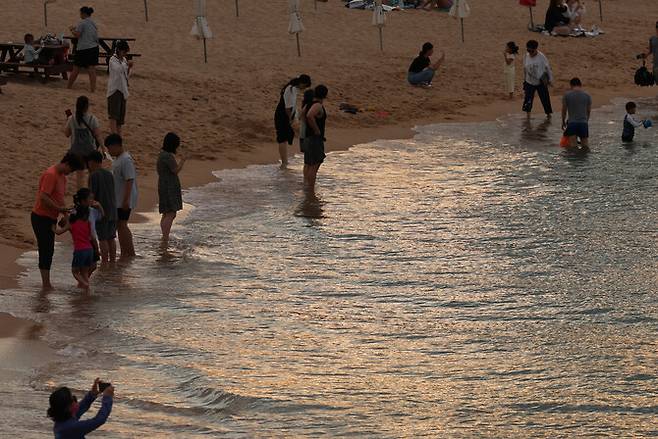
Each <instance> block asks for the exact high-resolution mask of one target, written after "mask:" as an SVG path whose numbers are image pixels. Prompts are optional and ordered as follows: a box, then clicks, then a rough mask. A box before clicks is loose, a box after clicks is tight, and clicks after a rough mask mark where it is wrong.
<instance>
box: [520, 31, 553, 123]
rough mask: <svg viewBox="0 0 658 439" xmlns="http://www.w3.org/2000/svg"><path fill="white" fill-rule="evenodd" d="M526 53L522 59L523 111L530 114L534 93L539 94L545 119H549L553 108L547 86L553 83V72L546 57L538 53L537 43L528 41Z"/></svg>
mask: <svg viewBox="0 0 658 439" xmlns="http://www.w3.org/2000/svg"><path fill="white" fill-rule="evenodd" d="M526 49H527V50H528V53H527V54H526V55H525V57H524V59H523V71H524V75H525V76H524V82H523V90H524V91H525V97H524V99H523V111H525V112H526V113H528V117H530V113H531V112H532V103H533V101H534V100H535V93H537V94H539V99H540V100H541V104H542V106H543V107H544V113H546V117H551V115H552V114H553V107H552V106H551V95H550V94H549V91H548V86H549V85H551V84H552V83H553V71H552V70H551V66H550V64H549V63H548V58H546V55H544V54H543V53H541V52H540V51H539V42H537V41H535V40H530V41H528V43H527V44H526Z"/></svg>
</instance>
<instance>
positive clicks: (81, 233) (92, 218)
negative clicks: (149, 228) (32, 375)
mask: <svg viewBox="0 0 658 439" xmlns="http://www.w3.org/2000/svg"><path fill="white" fill-rule="evenodd" d="M91 14H93V9H92V8H90V7H83V8H81V9H80V16H81V18H82V22H81V23H80V24H79V25H78V26H76V27H74V28H75V31H74V34H75V36H76V37H78V39H79V43H78V51H76V53H75V57H76V58H75V64H76V68H86V69H87V70H88V71H89V75H90V76H89V79H90V81H89V85H90V88H91V91H92V92H93V91H94V89H95V86H96V81H95V68H96V65H97V64H98V35H97V30H96V25H95V24H94V23H93V21H92V20H91ZM74 28H72V31H73V30H74ZM26 40H27V38H26ZM83 40H85V41H86V43H85V44H84V45H83V46H82V48H81V46H80V42H82V41H83ZM92 42H95V44H96V46H94V47H91V48H88V47H86V46H87V45H90V44H91V43H92ZM129 50H130V48H129V46H128V44H127V43H126V42H125V41H119V42H118V44H117V47H116V53H115V54H114V55H113V56H112V57H111V58H110V61H109V76H108V81H107V93H106V98H107V111H108V119H109V134H108V135H107V136H106V137H105V139H104V140H103V141H101V136H102V134H101V126H100V122H99V120H98V118H97V117H96V116H94V115H93V114H92V113H91V111H90V106H91V105H90V99H89V98H88V97H87V96H79V97H78V98H77V101H76V106H75V113H72V112H70V111H67V116H68V117H67V121H66V124H65V126H64V129H63V132H64V135H65V136H66V137H69V138H70V145H69V148H68V151H67V152H66V153H65V154H64V156H63V158H62V160H61V161H60V163H58V164H56V165H53V166H51V167H49V168H48V169H47V170H45V171H44V172H43V174H42V175H41V178H40V179H39V187H38V190H37V195H36V201H35V205H34V208H33V209H32V213H31V223H32V229H33V231H34V235H35V237H36V241H37V247H38V252H39V270H40V272H41V280H42V288H43V290H45V291H48V290H52V289H53V286H52V283H51V280H50V269H51V266H52V261H53V256H54V249H55V236H56V235H59V234H64V233H70V234H71V237H72V240H73V248H74V253H73V261H72V273H73V276H74V278H75V280H76V281H77V286H78V287H79V288H81V289H83V290H85V291H88V290H89V286H90V277H91V275H92V273H93V272H94V270H95V269H96V267H97V264H98V263H99V262H100V263H103V264H112V263H114V262H116V259H117V244H116V241H117V239H118V241H119V248H120V250H121V257H122V258H130V257H133V256H135V248H134V243H133V236H132V232H131V230H130V228H129V226H128V223H129V221H130V217H131V213H132V211H133V210H134V209H135V208H136V206H137V199H138V188H137V167H136V165H135V162H134V160H133V158H132V156H131V155H130V153H129V152H128V151H126V150H125V148H124V141H123V138H122V137H121V131H122V127H123V126H124V124H125V115H126V103H127V99H128V96H129V90H128V84H129V76H130V73H131V71H132V67H133V65H132V63H131V62H129V61H128V60H127V59H126V57H127V54H128V52H129ZM74 73H76V72H75V71H74ZM76 76H77V74H75V75H72V76H71V78H70V80H69V84H68V86H69V88H71V87H72V86H73V84H74V82H75V78H76ZM180 144H181V140H180V138H179V137H178V135H176V134H175V133H168V134H167V135H166V136H165V137H164V140H163V145H162V150H161V152H160V155H159V157H158V160H157V163H156V165H155V167H156V169H157V172H158V195H159V210H160V213H161V215H162V217H161V221H160V226H161V231H162V239H163V243H164V244H165V245H166V244H167V243H168V241H169V236H170V232H171V228H172V225H173V222H174V219H175V218H176V214H177V212H178V211H180V210H182V208H183V201H182V191H181V184H180V180H179V177H178V174H179V173H180V172H181V171H182V169H183V166H184V164H185V158H184V157H183V158H182V159H180V160H177V159H176V153H177V150H178V148H179V147H180ZM74 172H75V173H76V174H77V178H76V182H77V192H76V194H75V195H74V196H73V200H72V201H73V202H72V203H67V202H66V198H65V197H66V187H67V176H68V175H70V174H72V173H74Z"/></svg>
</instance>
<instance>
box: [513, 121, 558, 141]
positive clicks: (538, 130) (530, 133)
mask: <svg viewBox="0 0 658 439" xmlns="http://www.w3.org/2000/svg"><path fill="white" fill-rule="evenodd" d="M532 122H533V120H532V118H524V119H523V122H522V124H521V143H524V142H545V141H547V140H548V127H550V126H551V119H549V118H545V119H543V120H542V122H541V123H540V124H538V125H537V126H536V127H535V126H534V125H533V123H532ZM558 140H559V139H558Z"/></svg>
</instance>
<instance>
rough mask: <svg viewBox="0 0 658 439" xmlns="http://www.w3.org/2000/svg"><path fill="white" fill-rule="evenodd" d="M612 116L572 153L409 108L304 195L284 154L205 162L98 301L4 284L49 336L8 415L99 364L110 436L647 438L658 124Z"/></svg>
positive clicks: (657, 281) (657, 279)
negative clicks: (43, 359)
mask: <svg viewBox="0 0 658 439" xmlns="http://www.w3.org/2000/svg"><path fill="white" fill-rule="evenodd" d="M641 109H642V111H643V112H644V113H645V114H650V115H655V114H656V113H658V106H657V104H656V102H644V103H643V104H642V105H641ZM622 117H623V110H622V109H621V106H619V105H616V106H610V107H606V108H604V109H602V110H599V111H597V112H596V113H595V122H594V123H593V124H592V132H593V133H594V134H595V137H594V138H593V148H592V152H591V153H590V154H589V155H587V156H568V155H566V154H565V153H564V152H563V151H561V150H560V149H559V148H557V147H556V146H554V144H556V143H557V141H558V140H559V127H558V126H557V125H558V121H557V120H556V121H554V122H553V123H551V124H546V123H543V121H542V120H541V119H535V120H532V121H531V122H530V123H528V122H526V121H525V120H524V119H523V118H517V117H509V118H504V119H501V120H499V121H496V122H492V123H486V124H449V125H436V126H430V127H423V128H421V129H420V133H419V134H418V136H417V137H416V138H415V139H413V140H404V141H379V142H374V143H372V144H368V145H360V146H358V147H355V148H353V149H352V150H350V151H347V152H340V153H332V154H330V155H329V158H328V160H327V163H326V166H324V167H323V168H322V169H321V175H320V179H319V189H318V195H317V197H316V198H314V197H307V196H304V194H303V192H302V190H301V187H300V184H299V181H300V169H299V168H300V166H301V164H300V161H299V159H297V160H296V161H293V169H292V170H290V171H288V172H280V171H279V170H278V169H277V168H276V167H274V166H257V167H250V168H248V169H246V170H233V171H223V172H221V173H218V176H219V177H220V178H221V181H220V182H218V183H215V184H211V185H208V186H206V187H204V188H201V189H195V190H192V191H189V192H188V193H187V194H186V196H185V197H186V201H187V202H188V203H190V204H191V205H193V206H194V209H193V210H192V211H191V212H190V214H189V215H188V217H187V218H186V219H185V220H183V221H182V222H181V223H179V224H178V225H177V227H176V230H175V238H174V241H173V245H172V249H171V250H170V251H163V250H160V249H159V248H158V245H157V240H158V235H157V232H158V231H157V227H154V226H151V225H138V226H136V227H135V231H136V235H137V247H138V248H139V249H140V253H141V257H140V258H138V259H137V260H135V261H134V262H132V263H130V264H129V265H126V266H122V267H120V268H119V269H117V270H114V271H106V272H102V273H100V274H99V275H98V276H97V277H96V279H95V285H96V286H95V290H94V294H93V296H92V297H90V298H83V297H81V296H80V295H79V294H77V293H75V292H73V291H60V292H58V293H55V294H52V295H50V296H48V297H41V296H38V295H35V294H34V293H33V292H32V291H33V288H34V283H35V281H36V275H35V273H30V274H29V276H28V277H27V278H26V279H24V281H23V284H24V285H23V287H22V288H20V289H19V290H13V291H3V292H2V293H1V294H2V296H1V298H0V300H2V303H3V304H7V307H8V308H9V309H10V310H12V311H14V312H15V313H16V314H19V315H24V316H32V317H35V318H37V319H39V320H41V321H44V322H45V323H46V325H47V328H48V333H47V334H46V335H45V338H46V339H47V340H48V342H49V343H50V344H52V345H53V346H55V347H56V349H58V350H60V355H58V357H57V360H58V361H59V362H57V363H53V364H49V365H48V366H47V367H44V368H42V369H40V370H38V371H36V372H35V373H34V376H33V377H32V380H31V388H30V389H23V388H20V386H19V385H18V384H14V385H9V386H6V387H5V389H4V390H3V391H2V393H0V396H1V397H2V401H0V410H2V411H3V412H5V410H6V409H7V413H9V409H11V413H12V415H11V418H10V419H11V424H12V425H10V426H8V427H7V433H14V434H19V436H20V437H43V431H45V430H48V429H49V427H50V426H49V423H48V420H47V419H44V416H43V414H44V411H45V407H46V404H47V391H48V390H49V389H50V388H51V387H53V386H56V385H58V384H60V383H67V384H69V385H71V386H72V387H74V388H76V389H79V390H82V389H84V388H86V387H87V383H90V382H91V381H92V380H93V378H94V377H95V376H97V375H100V376H102V377H103V378H105V379H108V380H112V381H113V382H114V383H116V386H117V395H118V396H119V398H118V399H117V403H116V405H115V410H114V412H113V414H112V417H111V420H110V422H109V423H108V424H107V425H106V426H105V427H103V429H104V430H105V433H104V437H111V438H128V437H146V436H147V435H148V436H149V437H154V438H159V437H162V438H165V437H172V436H171V432H173V431H176V432H177V434H176V437H190V438H193V437H209V436H210V437H212V436H218V435H222V436H227V437H283V436H319V435H331V436H371V437H419V436H429V437H437V436H439V437H469V436H471V437H472V436H487V437H574V436H595V435H600V436H609V437H631V436H633V437H652V436H653V437H655V436H658V427H657V425H658V402H657V401H658V399H657V396H658V391H657V390H656V389H658V373H657V372H656V371H657V370H658V368H657V366H658V354H657V348H658V343H657V341H658V295H657V294H656V293H657V291H658V288H657V287H658V245H657V244H658V242H657V241H658V227H656V226H657V222H658V207H657V206H658V195H657V191H656V188H657V183H658V166H657V165H658V151H657V149H656V148H657V147H658V136H657V135H656V133H655V131H651V130H650V131H642V132H640V133H639V134H638V141H637V142H636V143H635V144H634V145H632V146H622V145H621V143H620V141H619V135H620V132H621V126H620V125H621V124H620V121H621V119H622ZM68 254H69V250H68V249H67V248H65V246H60V247H59V248H58V251H57V255H58V256H59V257H58V261H57V271H59V273H58V276H57V278H56V281H57V284H59V285H68V284H70V283H71V281H70V279H69V275H67V272H68V269H67V266H68V264H69V260H70V256H68ZM33 260H34V255H27V256H26V257H25V261H24V262H25V263H26V264H29V265H33ZM66 357H70V358H72V359H73V360H72V363H64V361H63V360H64V359H65V358H66ZM10 401H11V402H10ZM17 406H18V407H17ZM4 429H5V427H3V430H4ZM18 432H20V433H18ZM31 435H32V436H31Z"/></svg>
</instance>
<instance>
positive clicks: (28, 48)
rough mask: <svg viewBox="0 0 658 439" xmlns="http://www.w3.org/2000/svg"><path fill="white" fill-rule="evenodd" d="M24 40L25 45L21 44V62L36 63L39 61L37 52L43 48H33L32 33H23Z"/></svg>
mask: <svg viewBox="0 0 658 439" xmlns="http://www.w3.org/2000/svg"><path fill="white" fill-rule="evenodd" d="M23 41H25V46H23V52H22V55H23V62H24V63H25V64H38V63H39V54H40V53H41V51H42V50H43V47H40V48H39V49H35V48H34V35H32V34H25V37H24V38H23Z"/></svg>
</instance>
